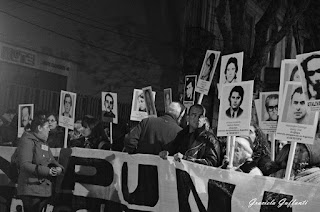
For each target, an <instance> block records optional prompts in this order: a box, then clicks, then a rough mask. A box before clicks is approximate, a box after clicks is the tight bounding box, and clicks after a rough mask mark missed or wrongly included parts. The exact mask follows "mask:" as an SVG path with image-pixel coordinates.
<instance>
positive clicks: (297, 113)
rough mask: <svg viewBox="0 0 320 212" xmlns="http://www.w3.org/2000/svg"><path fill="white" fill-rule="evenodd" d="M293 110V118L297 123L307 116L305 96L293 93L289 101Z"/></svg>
mask: <svg viewBox="0 0 320 212" xmlns="http://www.w3.org/2000/svg"><path fill="white" fill-rule="evenodd" d="M291 105H292V108H293V117H294V118H295V119H296V120H297V121H299V120H301V119H303V118H304V117H305V116H306V114H307V105H306V102H305V96H304V95H303V94H300V93H294V95H293V96H292V100H291Z"/></svg>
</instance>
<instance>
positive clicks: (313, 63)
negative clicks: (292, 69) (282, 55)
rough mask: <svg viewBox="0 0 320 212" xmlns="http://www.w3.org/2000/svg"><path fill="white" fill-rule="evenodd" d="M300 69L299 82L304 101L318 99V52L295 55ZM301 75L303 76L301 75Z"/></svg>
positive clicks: (319, 65) (319, 72) (319, 60)
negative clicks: (303, 91)
mask: <svg viewBox="0 0 320 212" xmlns="http://www.w3.org/2000/svg"><path fill="white" fill-rule="evenodd" d="M297 60H298V63H299V65H300V67H301V69H302V72H300V77H301V81H302V83H303V85H304V88H305V89H306V90H305V94H306V96H307V99H306V100H319V99H320V52H313V53H308V54H303V55H297ZM301 74H303V75H304V76H303V75H301Z"/></svg>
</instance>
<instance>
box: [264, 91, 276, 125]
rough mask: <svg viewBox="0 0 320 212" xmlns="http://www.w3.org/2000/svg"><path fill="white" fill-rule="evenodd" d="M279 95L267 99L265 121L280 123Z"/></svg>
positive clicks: (271, 95) (272, 95) (269, 96)
mask: <svg viewBox="0 0 320 212" xmlns="http://www.w3.org/2000/svg"><path fill="white" fill-rule="evenodd" d="M278 103H279V95H278V94H270V95H268V96H267V97H266V99H265V102H264V106H265V111H266V119H265V121H278Z"/></svg>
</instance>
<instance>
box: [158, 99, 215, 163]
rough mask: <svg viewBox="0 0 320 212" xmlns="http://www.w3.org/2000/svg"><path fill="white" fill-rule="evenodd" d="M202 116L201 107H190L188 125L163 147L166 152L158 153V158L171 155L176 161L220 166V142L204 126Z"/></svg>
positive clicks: (202, 110) (204, 122) (203, 111)
mask: <svg viewBox="0 0 320 212" xmlns="http://www.w3.org/2000/svg"><path fill="white" fill-rule="evenodd" d="M204 115H205V109H204V107H203V106H202V105H199V104H194V105H192V106H191V107H190V109H189V113H188V116H187V119H188V122H189V124H188V125H187V126H186V127H185V128H184V129H183V130H182V131H181V132H179V134H178V136H177V137H176V139H175V140H174V141H173V142H171V143H169V144H168V145H166V146H165V150H166V151H162V152H160V154H159V156H160V157H161V158H163V159H166V158H167V156H168V155H173V156H174V158H175V160H178V161H180V160H181V159H185V160H189V161H192V162H196V163H200V164H204V165H208V166H215V167H217V166H220V165H221V151H220V142H219V141H218V138H217V137H216V136H215V135H214V134H213V133H212V132H211V130H209V129H208V128H209V126H206V125H208V123H206V119H205V116H204Z"/></svg>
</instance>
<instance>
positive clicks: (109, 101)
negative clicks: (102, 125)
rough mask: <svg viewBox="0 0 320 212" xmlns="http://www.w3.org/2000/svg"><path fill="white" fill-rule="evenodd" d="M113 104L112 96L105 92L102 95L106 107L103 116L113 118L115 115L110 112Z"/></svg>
mask: <svg viewBox="0 0 320 212" xmlns="http://www.w3.org/2000/svg"><path fill="white" fill-rule="evenodd" d="M113 105H114V100H113V96H112V95H111V94H110V93H107V94H106V95H105V97H104V106H105V108H106V112H105V113H104V114H103V116H104V117H107V118H115V117H116V115H115V114H114V113H113V112H112V110H113Z"/></svg>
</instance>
